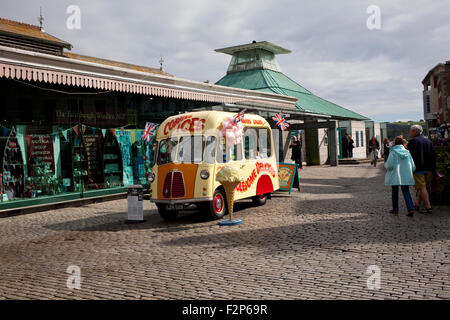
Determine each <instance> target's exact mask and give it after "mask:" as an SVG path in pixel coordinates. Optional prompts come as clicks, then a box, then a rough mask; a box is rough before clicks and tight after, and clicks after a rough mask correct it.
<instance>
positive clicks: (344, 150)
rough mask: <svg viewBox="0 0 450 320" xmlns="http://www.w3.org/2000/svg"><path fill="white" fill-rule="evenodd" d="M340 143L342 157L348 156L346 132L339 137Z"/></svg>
mask: <svg viewBox="0 0 450 320" xmlns="http://www.w3.org/2000/svg"><path fill="white" fill-rule="evenodd" d="M341 143H342V158H348V134H347V133H344V135H343V136H342V139H341Z"/></svg>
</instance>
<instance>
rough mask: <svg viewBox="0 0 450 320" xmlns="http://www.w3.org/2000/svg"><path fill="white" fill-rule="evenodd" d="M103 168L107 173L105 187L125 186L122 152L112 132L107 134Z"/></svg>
mask: <svg viewBox="0 0 450 320" xmlns="http://www.w3.org/2000/svg"><path fill="white" fill-rule="evenodd" d="M103 169H104V170H103V171H104V174H105V188H114V187H121V186H123V166H122V153H121V151H120V147H119V143H118V142H117V139H116V138H115V137H114V136H113V134H112V133H111V132H107V133H106V135H105V142H104V145H103Z"/></svg>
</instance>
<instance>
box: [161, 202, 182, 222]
mask: <svg viewBox="0 0 450 320" xmlns="http://www.w3.org/2000/svg"><path fill="white" fill-rule="evenodd" d="M156 206H157V207H158V213H159V215H160V216H161V218H163V219H164V220H166V221H173V220H175V219H176V218H177V216H178V211H175V210H167V208H166V206H165V205H164V204H156Z"/></svg>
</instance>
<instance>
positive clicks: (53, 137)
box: [50, 133, 56, 142]
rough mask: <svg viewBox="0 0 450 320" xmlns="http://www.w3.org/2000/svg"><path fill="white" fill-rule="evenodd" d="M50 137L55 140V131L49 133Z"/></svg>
mask: <svg viewBox="0 0 450 320" xmlns="http://www.w3.org/2000/svg"><path fill="white" fill-rule="evenodd" d="M50 137H52V140H53V142H55V140H56V133H51V134H50Z"/></svg>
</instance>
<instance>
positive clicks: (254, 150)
mask: <svg viewBox="0 0 450 320" xmlns="http://www.w3.org/2000/svg"><path fill="white" fill-rule="evenodd" d="M244 150H245V151H244V152H245V159H256V156H257V154H258V134H257V132H256V130H255V129H254V128H249V127H245V128H244Z"/></svg>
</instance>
